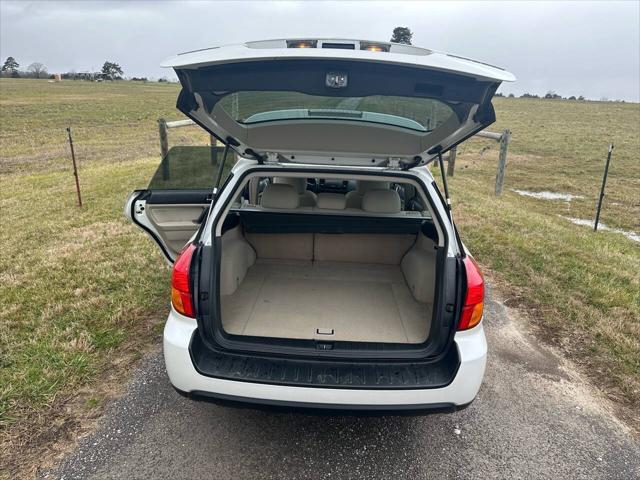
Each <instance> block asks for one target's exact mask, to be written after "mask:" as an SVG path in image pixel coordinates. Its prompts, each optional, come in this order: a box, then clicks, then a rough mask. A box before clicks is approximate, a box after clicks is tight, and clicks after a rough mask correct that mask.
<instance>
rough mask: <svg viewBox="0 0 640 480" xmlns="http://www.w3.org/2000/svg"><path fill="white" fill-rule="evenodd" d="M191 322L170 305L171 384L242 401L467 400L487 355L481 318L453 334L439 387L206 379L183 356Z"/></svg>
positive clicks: (167, 342)
mask: <svg viewBox="0 0 640 480" xmlns="http://www.w3.org/2000/svg"><path fill="white" fill-rule="evenodd" d="M196 328H197V324H196V320H195V319H193V318H189V317H185V316H183V315H180V314H179V313H177V312H176V311H175V310H174V309H173V308H172V309H171V312H170V313H169V317H168V319H167V323H166V325H165V328H164V334H163V346H164V358H165V363H166V366H167V374H168V375H169V380H171V383H172V385H173V386H174V387H175V388H177V389H178V390H180V391H182V392H209V393H212V394H214V395H215V394H219V395H228V396H233V397H238V398H239V399H242V398H244V399H247V400H252V401H255V400H262V401H275V402H291V403H295V404H305V403H308V404H313V405H315V406H318V405H323V406H326V407H327V408H331V407H332V406H335V407H338V406H348V405H354V406H380V407H383V406H387V407H388V406H394V405H395V406H410V405H416V406H425V405H429V404H453V405H457V406H464V405H467V404H469V403H470V402H471V401H473V399H474V398H475V397H476V395H477V394H478V390H479V389H480V384H481V383H482V377H483V376H484V370H485V365H486V359H487V342H486V339H485V335H484V328H483V325H482V322H480V324H479V325H478V326H476V327H474V328H472V329H470V330H466V331H463V332H457V333H456V336H455V340H454V341H455V345H456V347H457V348H458V352H459V355H460V367H459V369H458V373H457V374H456V376H455V378H454V379H453V381H452V382H451V383H450V384H449V385H447V386H446V387H442V388H432V389H404V390H365V389H348V388H311V387H290V386H285V385H270V384H264V383H252V382H245V381H233V380H225V379H219V378H212V377H207V376H205V375H202V374H200V373H198V372H197V371H196V369H195V368H194V366H193V363H192V361H191V356H190V355H189V344H190V342H191V337H192V335H193V333H194V331H195V329H196Z"/></svg>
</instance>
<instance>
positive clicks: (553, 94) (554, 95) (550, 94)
mask: <svg viewBox="0 0 640 480" xmlns="http://www.w3.org/2000/svg"><path fill="white" fill-rule="evenodd" d="M494 96H495V97H504V98H516V96H515V95H514V94H513V93H510V94H508V95H505V94H503V93H500V92H498V93H496V94H495V95H494ZM517 98H541V99H545V100H576V101H579V102H584V101H587V100H588V99H587V98H585V97H584V96H582V95H580V96H577V97H576V96H575V95H571V96H570V97H563V96H562V95H558V94H557V93H556V92H554V91H553V90H550V91H548V92H547V93H546V94H544V95H536V94H535V93H523V94H522V95H520V96H519V97H517ZM599 101H600V102H622V103H624V100H609V99H608V98H605V97H603V98H601V99H600V100H599Z"/></svg>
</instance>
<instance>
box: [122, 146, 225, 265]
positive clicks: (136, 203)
mask: <svg viewBox="0 0 640 480" xmlns="http://www.w3.org/2000/svg"><path fill="white" fill-rule="evenodd" d="M223 153H224V152H223V150H222V149H221V148H219V147H215V148H214V147H211V146H186V145H180V146H175V147H172V148H171V149H170V150H169V152H168V153H167V155H166V156H165V158H164V159H163V160H162V162H161V163H160V165H159V166H158V169H157V170H156V172H155V173H154V175H153V176H152V177H151V180H150V181H149V186H148V187H147V188H146V189H145V190H136V191H134V192H133V193H132V194H131V195H130V196H129V198H128V199H127V203H126V205H125V215H126V216H127V217H128V218H129V219H130V220H131V221H132V222H133V223H134V224H135V225H136V226H138V227H140V228H141V229H142V230H144V231H145V232H146V233H147V234H148V235H149V236H150V237H151V238H152V239H153V241H154V242H156V243H157V244H158V246H159V247H160V250H161V251H162V253H163V255H164V256H165V258H166V259H167V261H168V262H169V263H173V261H174V260H175V258H176V257H177V256H178V253H180V251H181V250H182V248H183V247H184V245H185V244H186V243H187V242H188V241H189V240H190V239H191V238H192V237H193V236H194V234H196V232H197V231H198V228H199V227H200V225H201V224H202V222H203V221H205V220H206V217H207V212H208V207H209V206H210V205H211V202H212V199H213V190H214V188H215V187H216V186H215V185H214V183H215V180H216V179H217V178H218V176H219V175H220V174H221V175H220V176H221V179H222V180H224V179H225V178H226V177H227V176H228V175H229V172H230V170H231V167H232V165H231V162H229V161H226V162H225V159H224V155H223ZM227 160H228V159H227ZM221 169H222V170H221Z"/></svg>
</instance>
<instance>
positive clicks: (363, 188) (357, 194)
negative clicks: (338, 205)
mask: <svg viewBox="0 0 640 480" xmlns="http://www.w3.org/2000/svg"><path fill="white" fill-rule="evenodd" d="M389 188H391V183H389V182H378V181H375V180H356V189H355V190H353V191H351V192H347V196H346V198H347V205H346V208H362V198H363V197H364V194H365V193H367V192H368V191H369V190H385V189H389Z"/></svg>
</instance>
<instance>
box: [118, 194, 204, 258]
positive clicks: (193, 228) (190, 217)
mask: <svg viewBox="0 0 640 480" xmlns="http://www.w3.org/2000/svg"><path fill="white" fill-rule="evenodd" d="M172 200H173V201H174V202H172ZM210 204H211V193H210V191H208V190H190V191H183V190H175V191H160V192H154V191H152V190H138V191H135V192H133V193H132V194H131V196H130V197H129V199H128V200H127V204H126V207H125V214H126V216H127V217H128V218H129V219H130V220H131V221H132V222H133V223H134V224H136V225H137V226H139V227H140V228H142V229H143V230H144V231H145V232H146V233H147V234H149V235H150V236H151V238H152V239H153V240H154V241H155V242H156V243H157V244H158V246H159V247H160V249H161V250H162V253H163V254H164V256H165V257H166V259H167V261H169V262H170V263H172V262H173V261H174V260H175V258H176V257H177V256H178V253H180V251H181V250H182V248H183V247H184V245H185V244H186V243H187V242H188V241H189V240H190V239H191V237H193V235H195V233H196V232H197V231H198V228H199V227H200V224H201V223H202V222H203V221H204V220H205V218H206V210H207V208H208V207H209V205H210Z"/></svg>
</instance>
